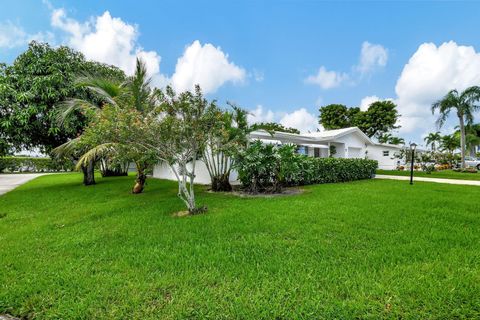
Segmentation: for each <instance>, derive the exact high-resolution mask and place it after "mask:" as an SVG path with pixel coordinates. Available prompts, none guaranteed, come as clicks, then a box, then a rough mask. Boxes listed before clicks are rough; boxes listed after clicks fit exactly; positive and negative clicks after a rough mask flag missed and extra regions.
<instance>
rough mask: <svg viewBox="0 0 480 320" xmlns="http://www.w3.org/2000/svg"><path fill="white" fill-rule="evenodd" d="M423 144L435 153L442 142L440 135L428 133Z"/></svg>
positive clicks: (438, 133)
mask: <svg viewBox="0 0 480 320" xmlns="http://www.w3.org/2000/svg"><path fill="white" fill-rule="evenodd" d="M423 140H424V141H425V144H426V145H427V147H428V146H430V147H431V149H432V151H433V152H435V151H436V150H437V148H438V146H439V144H440V142H441V141H442V135H441V134H440V132H438V131H437V132H430V133H429V134H428V135H427V136H426V137H425V138H424V139H423Z"/></svg>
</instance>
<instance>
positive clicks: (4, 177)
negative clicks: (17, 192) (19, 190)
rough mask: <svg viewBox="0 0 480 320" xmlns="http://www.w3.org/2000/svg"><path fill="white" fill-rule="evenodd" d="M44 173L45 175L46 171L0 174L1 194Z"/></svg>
mask: <svg viewBox="0 0 480 320" xmlns="http://www.w3.org/2000/svg"><path fill="white" fill-rule="evenodd" d="M42 175H44V173H26V174H22V173H18V174H17V173H14V174H0V195H2V194H4V193H7V192H8V191H10V190H13V189H15V188H16V187H18V186H20V185H22V184H24V183H25V182H28V181H30V180H32V179H35V178H36V177H40V176H42Z"/></svg>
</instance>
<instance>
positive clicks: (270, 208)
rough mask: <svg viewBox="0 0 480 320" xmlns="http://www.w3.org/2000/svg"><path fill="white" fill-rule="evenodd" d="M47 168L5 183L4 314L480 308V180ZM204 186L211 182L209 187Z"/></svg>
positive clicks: (426, 315)
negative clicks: (186, 209) (169, 176)
mask: <svg viewBox="0 0 480 320" xmlns="http://www.w3.org/2000/svg"><path fill="white" fill-rule="evenodd" d="M80 181H81V176H80V175H78V174H64V175H51V176H43V177H40V178H38V179H36V180H34V181H31V182H29V183H28V184H26V185H24V186H22V187H20V188H18V189H17V190H15V191H13V192H10V193H8V194H6V195H4V196H0V216H1V214H6V216H5V217H3V218H1V219H0V314H1V313H2V312H4V313H9V314H13V315H16V316H23V317H26V318H37V319H186V318H187V319H333V318H337V319H352V318H357V319H360V318H362V319H363V318H370V319H379V318H389V319H398V318H402V319H452V318H466V319H467V318H468V319H478V318H480V250H479V248H480V231H479V230H480V204H479V201H478V198H479V195H480V189H479V188H477V187H467V186H457V185H444V184H432V183H421V182H418V183H416V184H414V185H413V186H410V185H409V184H408V183H405V182H403V181H387V180H368V181H357V182H353V183H344V184H328V185H317V186H310V187H307V188H306V192H305V193H303V194H300V195H295V196H286V197H275V198H239V197H235V196H232V195H222V194H212V193H208V192H204V191H202V192H199V194H198V197H199V200H200V202H201V203H202V204H206V205H208V207H209V213H207V214H204V215H198V216H193V217H184V218H175V217H172V213H173V212H175V211H178V210H183V207H182V203H181V202H180V201H179V200H177V198H176V195H175V192H176V185H175V183H173V182H167V181H160V180H153V179H150V180H148V185H147V189H146V192H145V194H141V195H132V194H130V193H129V190H130V188H131V185H132V177H121V178H104V179H102V178H98V182H99V183H98V184H97V185H96V186H91V187H83V186H82V185H80V184H79V182H80ZM199 191H200V189H199Z"/></svg>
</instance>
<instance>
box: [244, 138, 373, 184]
mask: <svg viewBox="0 0 480 320" xmlns="http://www.w3.org/2000/svg"><path fill="white" fill-rule="evenodd" d="M377 166H378V163H377V161H374V160H367V159H340V158H312V157H308V156H305V155H301V154H297V153H295V147H294V146H292V145H282V146H280V147H277V146H274V145H265V144H262V143H261V142H260V141H255V142H253V143H252V144H251V145H250V146H249V147H248V148H247V149H246V150H244V151H242V152H240V153H239V154H238V156H237V158H236V161H235V169H236V170H237V171H238V177H239V180H240V182H241V183H242V186H243V188H244V189H245V190H246V191H248V192H252V193H257V192H278V191H280V190H281V188H282V187H285V186H298V185H308V184H318V183H333V182H346V181H353V180H360V179H370V178H371V177H372V176H373V175H374V173H375V170H376V169H377Z"/></svg>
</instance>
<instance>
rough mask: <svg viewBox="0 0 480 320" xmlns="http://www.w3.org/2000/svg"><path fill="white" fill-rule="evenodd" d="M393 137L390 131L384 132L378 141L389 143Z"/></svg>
mask: <svg viewBox="0 0 480 320" xmlns="http://www.w3.org/2000/svg"><path fill="white" fill-rule="evenodd" d="M391 138H392V135H391V134H390V133H384V134H382V135H380V136H379V137H378V142H379V143H389V141H390V139H391Z"/></svg>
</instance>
